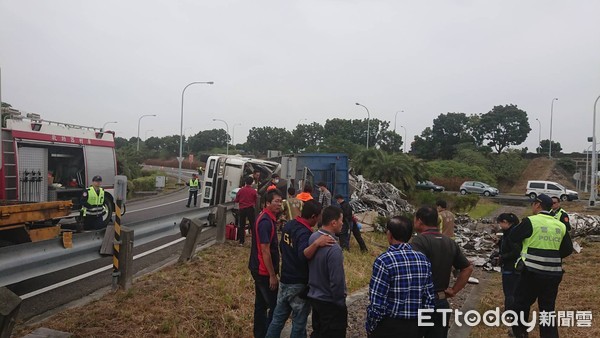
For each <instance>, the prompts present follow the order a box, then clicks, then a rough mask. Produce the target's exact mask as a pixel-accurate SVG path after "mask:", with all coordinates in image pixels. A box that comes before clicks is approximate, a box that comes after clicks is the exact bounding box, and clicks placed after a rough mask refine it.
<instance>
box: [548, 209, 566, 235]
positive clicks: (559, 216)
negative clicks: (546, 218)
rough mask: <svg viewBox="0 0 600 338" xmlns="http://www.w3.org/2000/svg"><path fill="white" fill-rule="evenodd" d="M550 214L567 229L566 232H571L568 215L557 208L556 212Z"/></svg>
mask: <svg viewBox="0 0 600 338" xmlns="http://www.w3.org/2000/svg"><path fill="white" fill-rule="evenodd" d="M552 214H553V215H554V218H556V219H557V220H559V221H561V222H563V224H564V225H565V227H567V232H569V231H571V222H569V215H568V214H567V212H566V211H565V210H564V209H563V208H558V210H556V211H553V212H552Z"/></svg>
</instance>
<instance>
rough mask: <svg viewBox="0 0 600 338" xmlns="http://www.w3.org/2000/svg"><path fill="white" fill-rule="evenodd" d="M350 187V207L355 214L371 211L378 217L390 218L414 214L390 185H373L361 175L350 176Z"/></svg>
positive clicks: (396, 189)
mask: <svg viewBox="0 0 600 338" xmlns="http://www.w3.org/2000/svg"><path fill="white" fill-rule="evenodd" d="M350 187H351V193H350V194H351V197H350V205H351V206H352V208H353V209H354V212H355V213H358V214H359V213H363V212H366V211H369V210H373V211H377V213H378V214H379V215H380V216H384V217H392V216H395V215H399V214H402V213H414V212H415V208H414V207H413V206H412V205H410V204H409V203H408V202H407V201H406V200H405V199H403V198H402V197H403V196H405V195H404V193H403V192H402V191H400V190H399V189H398V188H396V187H395V186H394V185H393V184H391V183H373V182H370V181H367V180H365V179H364V177H363V176H362V175H358V176H354V175H352V174H350Z"/></svg>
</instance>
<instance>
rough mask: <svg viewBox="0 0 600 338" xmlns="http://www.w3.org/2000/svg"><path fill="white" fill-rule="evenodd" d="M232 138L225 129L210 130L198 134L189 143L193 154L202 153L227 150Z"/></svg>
mask: <svg viewBox="0 0 600 338" xmlns="http://www.w3.org/2000/svg"><path fill="white" fill-rule="evenodd" d="M229 140H230V137H229V135H227V132H226V131H225V130H224V129H210V130H203V131H200V132H198V133H197V134H196V135H193V136H191V137H190V138H189V140H188V141H187V143H188V145H189V147H190V150H191V151H192V152H201V151H206V150H210V149H214V148H225V147H226V146H227V142H229Z"/></svg>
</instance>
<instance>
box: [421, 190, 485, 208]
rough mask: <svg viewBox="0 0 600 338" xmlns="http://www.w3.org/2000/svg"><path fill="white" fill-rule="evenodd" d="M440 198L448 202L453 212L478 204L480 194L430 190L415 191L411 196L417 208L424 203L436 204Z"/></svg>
mask: <svg viewBox="0 0 600 338" xmlns="http://www.w3.org/2000/svg"><path fill="white" fill-rule="evenodd" d="M438 200H445V201H446V203H447V204H448V209H449V210H452V211H453V212H466V211H469V210H471V209H473V208H474V207H475V206H477V203H478V202H479V195H455V194H446V193H434V192H429V191H414V192H413V193H412V194H410V196H409V201H410V202H411V204H412V205H414V206H415V207H417V208H419V207H420V206H423V205H429V206H435V204H436V202H437V201H438Z"/></svg>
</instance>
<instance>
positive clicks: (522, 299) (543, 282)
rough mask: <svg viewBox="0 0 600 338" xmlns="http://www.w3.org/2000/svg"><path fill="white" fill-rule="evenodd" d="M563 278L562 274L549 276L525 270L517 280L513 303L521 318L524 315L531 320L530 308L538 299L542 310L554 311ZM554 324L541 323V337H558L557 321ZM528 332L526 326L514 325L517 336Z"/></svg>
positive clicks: (523, 335)
mask: <svg viewBox="0 0 600 338" xmlns="http://www.w3.org/2000/svg"><path fill="white" fill-rule="evenodd" d="M561 280H562V276H548V275H542V274H539V273H533V272H530V271H527V269H525V270H523V271H522V272H521V277H520V278H519V281H518V282H517V288H516V289H515V302H514V305H513V309H514V310H515V311H516V312H517V314H518V315H519V318H521V316H523V315H524V316H525V317H524V318H526V320H529V308H530V307H531V305H533V303H535V300H536V299H537V301H538V308H539V311H540V312H541V311H546V312H551V311H554V306H555V303H556V295H557V294H558V286H559V285H560V282H561ZM522 313H523V314H522ZM554 324H555V325H554V326H545V325H540V337H542V338H546V337H558V328H557V327H556V322H555V323H554ZM526 332H527V331H526V327H525V326H524V325H519V326H514V327H513V333H514V334H515V337H526Z"/></svg>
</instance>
